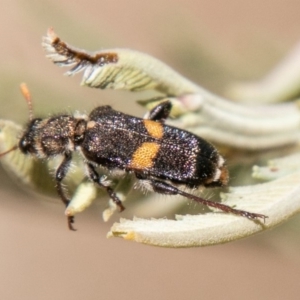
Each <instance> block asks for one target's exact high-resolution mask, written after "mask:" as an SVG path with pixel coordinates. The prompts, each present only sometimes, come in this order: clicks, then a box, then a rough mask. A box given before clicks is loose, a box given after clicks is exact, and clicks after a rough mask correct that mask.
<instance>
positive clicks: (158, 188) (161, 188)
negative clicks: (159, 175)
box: [149, 179, 267, 221]
mask: <svg viewBox="0 0 300 300" xmlns="http://www.w3.org/2000/svg"><path fill="white" fill-rule="evenodd" d="M149 183H150V184H151V186H152V188H153V191H154V192H156V193H160V194H165V195H181V196H184V197H186V198H189V199H191V200H194V201H196V202H198V203H201V204H204V205H206V206H209V207H214V208H217V209H220V210H222V211H224V212H226V213H232V214H235V215H239V216H242V217H246V218H248V219H251V220H256V219H259V218H260V219H263V221H265V219H266V218H267V216H265V215H262V214H256V213H251V212H248V211H244V210H239V209H234V208H232V207H230V206H228V205H225V204H222V203H219V202H214V201H210V200H206V199H203V198H200V197H198V196H194V195H192V194H189V193H186V192H184V191H181V190H179V189H178V188H176V187H175V186H173V185H171V184H168V183H166V182H163V181H159V180H154V179H150V180H149Z"/></svg>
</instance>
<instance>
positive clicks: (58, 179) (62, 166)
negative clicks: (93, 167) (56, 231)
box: [55, 152, 75, 231]
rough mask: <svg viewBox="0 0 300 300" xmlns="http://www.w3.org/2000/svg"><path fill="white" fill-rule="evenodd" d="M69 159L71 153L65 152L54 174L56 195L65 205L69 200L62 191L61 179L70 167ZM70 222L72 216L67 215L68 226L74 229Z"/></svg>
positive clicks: (72, 220) (72, 218)
mask: <svg viewBox="0 0 300 300" xmlns="http://www.w3.org/2000/svg"><path fill="white" fill-rule="evenodd" d="M71 160H72V155H71V153H68V152H66V153H65V157H64V159H63V161H62V163H61V164H60V166H59V167H58V168H57V170H56V174H55V179H56V190H57V193H58V195H59V196H60V199H61V200H62V202H63V203H64V204H65V206H66V207H67V206H68V205H69V203H70V200H69V198H68V197H67V196H66V194H65V192H64V189H63V186H62V181H63V179H64V178H65V177H66V175H67V172H68V170H69V167H70V163H71ZM72 223H74V217H73V216H68V227H69V229H70V230H74V231H75V229H74V227H73V225H72Z"/></svg>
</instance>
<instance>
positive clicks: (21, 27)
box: [0, 0, 300, 300]
mask: <svg viewBox="0 0 300 300" xmlns="http://www.w3.org/2000/svg"><path fill="white" fill-rule="evenodd" d="M0 11H1V12H0V16H1V18H0V36H1V46H0V103H1V109H0V118H5V119H10V120H14V121H16V122H20V123H24V122H26V120H27V117H28V113H27V107H26V104H25V101H24V100H23V98H22V96H21V95H20V92H19V84H20V82H23V81H25V82H27V84H28V85H29V87H30V90H31V93H32V94H33V98H34V109H35V112H36V113H37V114H39V113H40V114H42V113H46V114H47V113H53V112H60V111H73V110H75V109H79V110H81V111H90V110H91V109H92V108H93V107H95V105H101V104H107V103H110V104H111V105H113V106H114V107H115V108H117V109H121V110H123V111H127V112H131V113H132V112H133V110H134V111H135V112H136V114H138V115H141V114H142V113H143V110H142V109H141V108H139V107H138V106H137V105H136V104H135V102H134V100H135V99H140V98H143V95H141V94H131V93H128V92H115V91H99V90H93V89H88V88H82V87H80V86H79V85H78V83H79V82H80V76H76V77H74V78H67V77H63V75H62V74H63V71H64V70H61V69H59V68H57V67H55V66H54V65H53V64H52V63H51V62H50V61H49V60H47V59H45V58H44V53H43V50H42V48H41V46H40V44H41V37H42V35H44V34H45V33H46V30H47V28H48V27H49V26H53V27H54V29H55V31H56V32H57V34H59V35H60V36H61V38H63V39H64V40H65V41H67V42H69V43H70V44H72V45H75V46H78V47H82V48H84V49H89V50H97V49H101V48H110V47H126V48H133V49H137V50H140V51H144V52H147V53H149V54H152V55H154V56H156V57H157V58H160V59H162V60H164V61H165V62H166V63H168V64H170V65H171V66H172V67H174V68H175V69H177V70H178V71H180V72H182V73H183V74H184V75H185V76H187V77H188V78H190V79H192V80H194V81H196V82H198V83H199V84H201V85H203V86H204V87H206V88H208V89H210V90H211V91H213V92H215V93H218V94H222V91H223V90H224V88H225V87H226V85H227V84H229V83H230V82H233V81H235V80H238V79H251V78H259V77H260V76H263V75H264V74H266V73H267V72H268V70H269V69H270V68H272V66H273V65H274V64H276V62H277V61H278V60H280V59H281V58H282V57H284V55H285V54H286V53H287V52H288V51H289V50H290V49H291V48H292V47H293V45H295V44H296V42H298V41H299V39H300V30H299V28H300V18H299V11H300V2H299V1H296V0H285V1H283V0H281V1H258V0H254V1H246V0H240V1H234V0H228V1H221V0H200V1H189V0H186V1H180V0H173V1H163V0H161V1H138V0H128V1H127V0H125V1H107V0H85V1H83V0H78V1H76V3H75V1H73V2H71V1H66V0H60V1H58V0H52V1H46V0H40V1H33V0H31V1H30V0H29V1H25V0H12V1H11V0H2V1H1V10H0ZM0 171H1V172H0V207H1V208H0V299H14V300H16V299H22V300H27V299H31V300H32V299H72V300H77V299H124V300H125V299H145V300H147V299H299V276H300V258H299V250H300V242H299V240H300V238H299V231H300V230H299V223H300V217H299V216H298V217H295V218H294V219H292V220H290V221H289V222H287V223H286V224H284V225H282V226H280V227H278V228H277V229H275V230H273V231H270V232H265V233H263V234H261V235H257V236H254V237H251V238H248V239H245V240H241V241H237V242H234V243H230V244H226V245H220V246H215V247H208V248H195V249H162V248H155V247H150V246H144V245H139V244H135V243H130V242H126V241H123V240H121V239H109V240H107V239H106V232H107V231H108V230H109V228H110V226H111V225H112V222H113V221H116V220H118V218H119V217H120V216H119V215H117V216H116V217H115V218H114V219H113V220H112V221H110V222H108V223H107V224H106V223H103V221H102V218H101V210H100V209H99V208H98V209H95V208H93V207H92V208H91V209H89V210H88V211H86V212H84V213H82V214H81V215H79V216H78V217H77V218H76V228H78V229H79V230H78V231H77V232H76V233H74V232H69V231H68V230H67V226H66V220H65V218H64V215H63V207H62V205H61V204H60V202H59V201H52V202H51V201H44V200H41V199H38V197H37V196H36V195H35V196H34V195H32V194H30V193H28V192H24V191H23V190H22V189H20V188H19V187H18V186H17V185H16V184H15V182H14V180H13V179H10V178H8V177H7V175H6V173H5V172H4V171H2V169H0ZM128 217H132V216H128Z"/></svg>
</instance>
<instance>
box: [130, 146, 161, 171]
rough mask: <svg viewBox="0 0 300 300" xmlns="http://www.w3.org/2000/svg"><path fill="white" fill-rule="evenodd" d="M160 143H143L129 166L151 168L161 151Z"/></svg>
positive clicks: (141, 168) (140, 168)
mask: <svg viewBox="0 0 300 300" xmlns="http://www.w3.org/2000/svg"><path fill="white" fill-rule="evenodd" d="M159 147H160V146H159V144H157V143H143V144H142V145H141V146H140V147H139V148H138V149H137V150H136V151H135V152H134V153H133V156H132V160H131V162H130V164H129V167H130V168H132V169H139V170H143V169H147V168H151V167H152V165H153V161H154V159H155V157H156V155H157V153H158V151H159Z"/></svg>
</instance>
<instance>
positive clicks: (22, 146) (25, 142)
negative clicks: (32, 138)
mask: <svg viewBox="0 0 300 300" xmlns="http://www.w3.org/2000/svg"><path fill="white" fill-rule="evenodd" d="M19 148H20V150H21V151H22V152H23V153H24V154H26V153H28V152H29V148H30V143H28V140H27V139H26V138H25V137H23V138H22V139H21V140H20V143H19Z"/></svg>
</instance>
